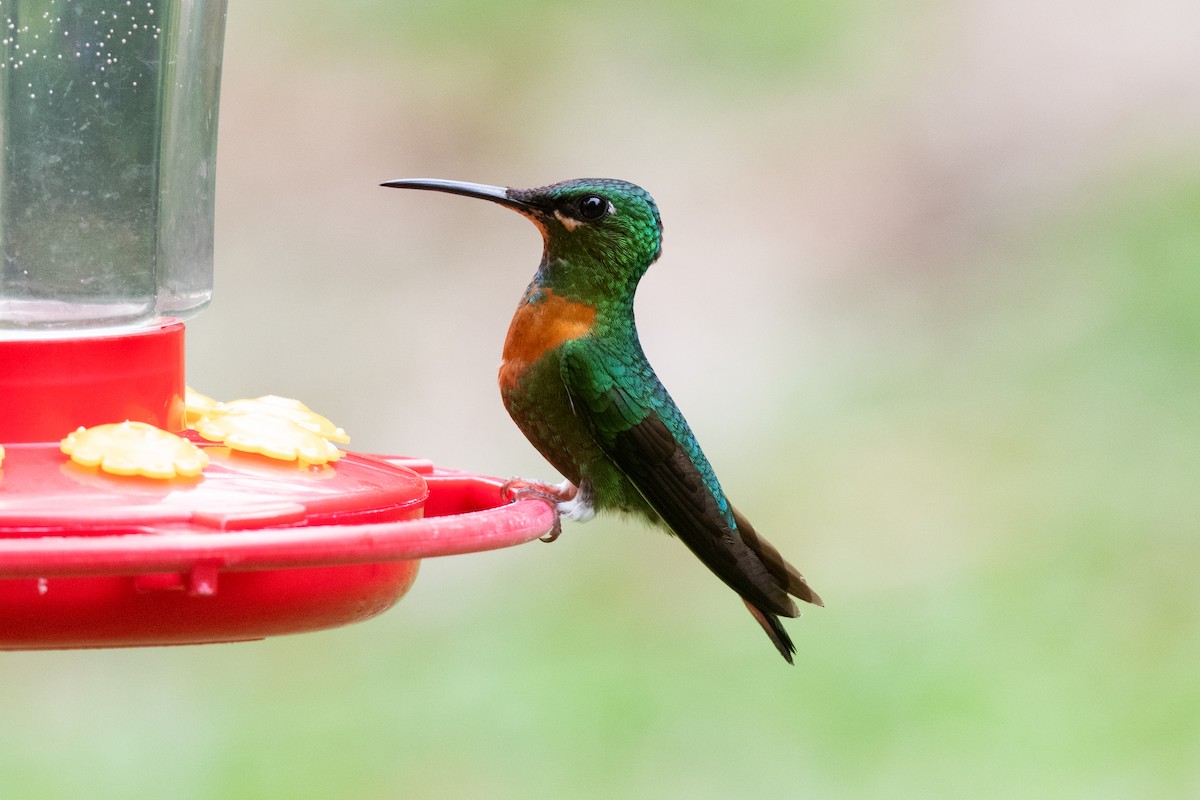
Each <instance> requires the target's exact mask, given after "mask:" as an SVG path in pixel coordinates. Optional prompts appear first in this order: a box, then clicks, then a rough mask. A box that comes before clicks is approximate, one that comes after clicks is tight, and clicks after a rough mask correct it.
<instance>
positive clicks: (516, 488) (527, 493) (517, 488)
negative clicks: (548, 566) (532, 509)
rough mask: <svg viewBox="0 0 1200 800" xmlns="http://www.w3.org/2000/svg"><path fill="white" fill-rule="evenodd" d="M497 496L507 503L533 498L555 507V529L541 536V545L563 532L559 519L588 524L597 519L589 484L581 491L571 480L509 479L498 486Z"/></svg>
mask: <svg viewBox="0 0 1200 800" xmlns="http://www.w3.org/2000/svg"><path fill="white" fill-rule="evenodd" d="M500 494H501V495H503V496H504V497H506V498H508V499H509V500H517V499H519V498H521V497H536V498H538V499H539V500H543V501H545V502H547V503H549V504H550V505H552V506H554V509H555V512H556V513H555V515H554V527H553V528H552V529H551V531H550V533H548V534H546V535H545V536H543V537H542V541H543V542H553V541H554V540H555V539H557V538H558V537H559V535H560V534H561V533H562V520H563V519H569V520H571V521H573V522H587V521H588V520H590V519H591V518H592V517H594V516H596V509H595V507H594V506H593V504H592V491H591V487H590V486H589V485H588V484H586V483H585V484H584V485H583V487H582V489H581V488H579V487H576V486H575V484H573V483H571V482H570V481H567V480H564V481H563V482H562V483H558V484H552V483H543V482H542V481H530V480H525V479H524V478H510V479H509V480H507V481H505V482H504V485H503V486H501V487H500Z"/></svg>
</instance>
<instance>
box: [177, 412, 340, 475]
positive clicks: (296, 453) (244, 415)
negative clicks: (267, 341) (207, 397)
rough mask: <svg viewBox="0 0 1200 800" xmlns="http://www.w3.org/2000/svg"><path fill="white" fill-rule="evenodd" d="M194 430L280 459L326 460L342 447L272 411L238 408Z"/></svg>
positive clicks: (334, 457)
mask: <svg viewBox="0 0 1200 800" xmlns="http://www.w3.org/2000/svg"><path fill="white" fill-rule="evenodd" d="M222 405H224V406H228V405H230V404H228V403H222ZM196 432H197V433H199V434H200V435H201V436H203V437H204V438H205V439H208V440H209V441H212V442H220V443H222V444H224V445H225V446H226V447H229V448H231V449H233V450H241V451H242V452H245V453H259V454H261V455H264V456H268V457H269V458H277V459H279V460H281V461H299V462H301V463H302V464H328V463H329V462H330V461H337V460H338V459H339V458H341V457H342V451H341V450H338V449H337V447H335V446H334V445H333V444H331V443H330V442H329V441H328V440H327V439H326V438H325V437H324V436H321V435H320V434H319V433H316V432H314V431H312V430H310V429H308V428H305V427H302V426H301V425H299V424H297V423H296V422H294V421H292V420H291V419H288V418H287V417H285V416H279V415H275V414H267V413H256V412H239V413H224V414H221V415H220V416H216V417H206V418H204V419H202V420H200V421H199V422H197V423H196Z"/></svg>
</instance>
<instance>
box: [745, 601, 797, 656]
mask: <svg viewBox="0 0 1200 800" xmlns="http://www.w3.org/2000/svg"><path fill="white" fill-rule="evenodd" d="M745 603H746V608H748V609H749V610H750V614H751V615H752V616H753V617H754V618H755V619H756V620H758V624H759V625H762V629H763V630H764V631H766V633H767V636H769V637H770V639H771V642H772V643H773V644H774V645H775V649H776V650H778V651H779V655H781V656H783V658H784V660H785V661H787V662H788V663H789V664H795V662H794V661H793V660H792V654H793V653H795V652H796V645H794V644H792V639H791V637H790V636H788V634H787V631H785V630H784V629H783V625H781V624H780V623H779V617H777V616H775V615H774V614H771V613H769V612H766V611H763V610H762V609H760V608H758V607H757V606H755V605H754V604H753V603H751V602H750V601H749V600H746V601H745Z"/></svg>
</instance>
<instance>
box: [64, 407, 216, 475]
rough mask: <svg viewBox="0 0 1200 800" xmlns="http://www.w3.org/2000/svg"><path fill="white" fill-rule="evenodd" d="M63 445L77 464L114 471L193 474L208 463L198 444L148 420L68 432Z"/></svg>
mask: <svg viewBox="0 0 1200 800" xmlns="http://www.w3.org/2000/svg"><path fill="white" fill-rule="evenodd" d="M61 449H62V451H63V452H64V453H66V454H67V455H69V456H70V457H71V460H72V461H74V462H75V463H76V464H80V465H81V466H85V467H99V468H100V469H101V470H103V471H104V472H109V473H112V474H113V475H142V476H144V477H147V478H158V479H163V480H166V479H170V478H176V477H185V478H190V477H193V476H195V475H199V474H200V472H201V470H203V469H204V468H205V467H206V466H207V465H208V456H207V455H205V453H204V451H203V450H201V449H200V448H199V447H196V445H194V444H192V443H191V442H189V441H187V440H186V439H182V438H180V437H178V436H176V435H175V434H173V433H168V432H167V431H164V430H163V429H161V428H156V427H154V426H153V425H149V424H147V423H145V422H130V421H128V420H126V421H125V422H117V423H110V424H108V425H97V426H95V427H94V428H79V429H78V430H76V431H75V432H73V433H69V434H67V438H65V439H63V440H62V445H61Z"/></svg>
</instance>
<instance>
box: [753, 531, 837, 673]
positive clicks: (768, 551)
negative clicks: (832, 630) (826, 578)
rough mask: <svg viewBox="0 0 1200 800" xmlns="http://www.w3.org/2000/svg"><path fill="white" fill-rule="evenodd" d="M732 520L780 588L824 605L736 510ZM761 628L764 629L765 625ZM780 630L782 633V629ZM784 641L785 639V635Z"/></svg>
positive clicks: (803, 580)
mask: <svg viewBox="0 0 1200 800" xmlns="http://www.w3.org/2000/svg"><path fill="white" fill-rule="evenodd" d="M733 519H734V522H736V523H737V529H738V533H739V534H741V536H742V541H743V542H745V543H746V546H747V547H749V548H750V549H751V550H753V551H754V554H755V555H757V556H758V558H759V560H760V561H762V563H763V565H764V566H765V567H766V568H767V572H769V573H770V574H771V576H772V577H773V578H775V580H777V581H778V582H779V585H780V586H782V587H783V588H784V589H786V590H787V593H788V594H790V595H792V596H793V597H796V598H798V599H800V600H803V601H804V602H806V603H812V604H813V605H815V606H824V605H825V603H824V602H823V601H822V600H821V597H820V595H818V594H817V593H816V592H814V591H813V589H812V587H811V586H809V585H808V581H806V580H805V579H804V576H803V575H801V574H800V570H798V569H796V568H795V567H793V566H792V565H791V564H789V563H788V562H787V560H786V559H784V557H783V556H781V555H780V554H779V551H778V550H776V549H775V545H773V544H771V543H770V542H768V541H767V540H766V539H764V538H762V537H761V536H759V535H758V532H757V531H755V530H754V526H752V525H751V524H750V522H749V520H747V519H746V518H745V517H743V516H742V515H741V513H740V512H739V511H738V510H737V509H736V508H735V509H733ZM752 613H753V612H752ZM799 614H800V612H799V611H797V610H794V613H792V614H790V615H789V616H793V617H795V616H799ZM775 625H776V627H778V625H779V622H778V620H776V622H775ZM763 627H764V628H765V627H766V624H765V623H764V624H763ZM780 630H781V631H782V629H780ZM767 635H768V636H770V635H771V634H770V631H768V632H767ZM771 638H772V639H774V638H775V637H773V636H772V637H771ZM784 639H785V640H786V639H787V636H786V635H785V636H784ZM789 644H790V642H789ZM789 660H790V659H789Z"/></svg>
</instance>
